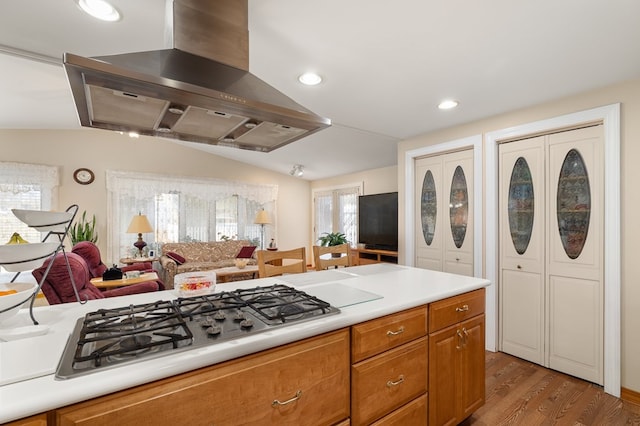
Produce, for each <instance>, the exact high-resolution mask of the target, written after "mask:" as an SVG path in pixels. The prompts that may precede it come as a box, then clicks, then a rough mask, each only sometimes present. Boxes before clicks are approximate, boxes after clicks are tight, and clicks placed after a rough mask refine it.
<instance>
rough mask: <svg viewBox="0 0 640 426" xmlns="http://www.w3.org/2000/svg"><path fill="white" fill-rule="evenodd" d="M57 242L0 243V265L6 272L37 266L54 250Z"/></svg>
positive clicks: (26, 269)
mask: <svg viewBox="0 0 640 426" xmlns="http://www.w3.org/2000/svg"><path fill="white" fill-rule="evenodd" d="M58 244H59V243H57V242H55V241H50V242H45V243H28V244H4V245H0V265H2V266H3V267H4V269H6V270H7V271H8V272H21V271H29V270H31V269H35V268H39V267H40V266H41V265H42V264H43V263H44V261H45V259H46V258H47V257H49V256H50V255H52V254H53V253H54V252H55V251H56V248H57V247H58ZM31 259H33V260H31ZM13 262H21V263H13Z"/></svg>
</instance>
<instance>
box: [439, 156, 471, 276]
mask: <svg viewBox="0 0 640 426" xmlns="http://www.w3.org/2000/svg"><path fill="white" fill-rule="evenodd" d="M443 160H444V163H443V176H444V179H443V181H444V185H445V187H444V196H445V200H446V206H447V208H446V212H445V214H444V216H445V222H446V227H445V229H444V230H443V234H444V237H443V240H444V267H443V270H444V271H445V272H451V273H454V274H460V275H468V276H473V227H474V221H473V186H474V182H473V151H471V150H467V151H460V152H454V153H451V154H447V155H446V156H445V157H444V159H443Z"/></svg>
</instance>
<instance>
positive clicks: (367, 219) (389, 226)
mask: <svg viewBox="0 0 640 426" xmlns="http://www.w3.org/2000/svg"><path fill="white" fill-rule="evenodd" d="M358 242H359V243H360V244H364V245H365V247H366V248H368V249H375V250H391V251H398V193H397V192H387V193H383V194H372V195H361V196H360V197H359V198H358Z"/></svg>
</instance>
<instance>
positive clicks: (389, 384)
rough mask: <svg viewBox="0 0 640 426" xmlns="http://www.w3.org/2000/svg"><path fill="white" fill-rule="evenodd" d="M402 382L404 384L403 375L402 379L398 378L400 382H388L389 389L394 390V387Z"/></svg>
mask: <svg viewBox="0 0 640 426" xmlns="http://www.w3.org/2000/svg"><path fill="white" fill-rule="evenodd" d="M402 382H404V376H403V375H402V374H401V375H400V377H398V380H396V381H395V382H394V381H393V380H389V381H387V387H388V388H392V387H394V386H398V385H399V384H400V383H402Z"/></svg>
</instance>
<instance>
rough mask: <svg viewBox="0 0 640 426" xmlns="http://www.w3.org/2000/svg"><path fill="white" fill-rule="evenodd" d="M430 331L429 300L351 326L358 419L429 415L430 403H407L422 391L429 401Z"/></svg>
mask: <svg viewBox="0 0 640 426" xmlns="http://www.w3.org/2000/svg"><path fill="white" fill-rule="evenodd" d="M426 334H427V310H426V307H425V306H422V307H418V308H414V309H410V310H407V311H403V312H399V313H397V314H393V315H388V316H385V317H382V318H377V319H375V320H371V321H368V322H365V323H362V324H358V325H355V326H353V327H352V332H351V343H352V345H351V347H352V353H351V358H352V361H353V362H354V364H353V366H352V367H351V423H352V424H353V425H362V424H370V423H371V422H372V421H376V420H379V419H380V420H379V421H380V422H382V423H380V424H403V423H394V422H396V421H401V420H402V419H405V420H406V419H410V418H411V419H420V418H424V419H426V416H427V405H426V403H425V404H419V403H413V405H410V406H407V404H412V401H415V400H416V399H418V398H420V397H421V396H423V397H424V398H425V401H426V392H427V363H428V343H427V336H426ZM394 410H396V411H394ZM420 410H423V411H420ZM385 416H389V417H388V418H387V420H384V419H382V418H383V417H385ZM385 421H388V422H389V423H384V422H385ZM404 424H407V423H404ZM422 424H424V423H422Z"/></svg>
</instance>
